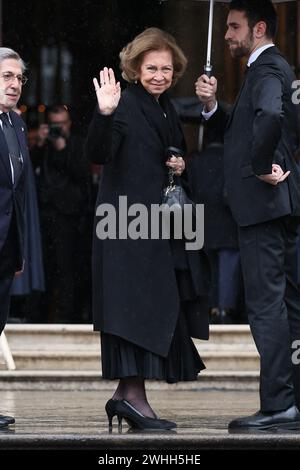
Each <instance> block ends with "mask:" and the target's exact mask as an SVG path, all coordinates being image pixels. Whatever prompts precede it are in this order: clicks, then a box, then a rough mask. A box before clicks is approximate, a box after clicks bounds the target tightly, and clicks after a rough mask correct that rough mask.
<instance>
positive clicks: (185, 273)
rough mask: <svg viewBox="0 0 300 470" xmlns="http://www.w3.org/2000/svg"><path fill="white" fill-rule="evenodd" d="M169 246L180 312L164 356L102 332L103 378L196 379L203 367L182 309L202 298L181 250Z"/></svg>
mask: <svg viewBox="0 0 300 470" xmlns="http://www.w3.org/2000/svg"><path fill="white" fill-rule="evenodd" d="M172 248H173V258H174V268H175V273H176V279H177V286H178V292H179V297H180V312H179V315H178V321H177V324H176V328H175V331H174V336H173V339H172V341H171V345H170V349H169V353H168V355H167V357H162V356H159V355H158V354H155V353H153V352H151V351H148V350H146V349H144V348H142V347H140V346H137V345H135V344H133V343H131V342H129V341H127V340H125V339H123V338H120V337H118V336H114V335H111V334H107V333H101V361H102V377H103V378H104V379H111V380H115V379H122V378H127V377H141V378H143V379H148V380H151V379H155V380H164V381H166V382H168V383H176V382H179V381H190V380H196V379H197V376H198V373H199V372H200V371H201V370H202V369H205V365H204V363H203V362H202V359H201V358H200V356H199V354H198V351H197V348H196V347H195V345H194V343H193V340H192V339H191V337H190V335H189V332H188V327H187V322H186V317H185V312H186V311H188V310H189V308H191V307H192V303H194V302H201V299H199V298H197V296H196V293H195V289H194V288H193V283H192V278H191V275H190V272H189V270H188V268H187V264H186V262H185V257H184V254H183V253H182V251H181V250H178V249H177V247H175V249H174V246H172Z"/></svg>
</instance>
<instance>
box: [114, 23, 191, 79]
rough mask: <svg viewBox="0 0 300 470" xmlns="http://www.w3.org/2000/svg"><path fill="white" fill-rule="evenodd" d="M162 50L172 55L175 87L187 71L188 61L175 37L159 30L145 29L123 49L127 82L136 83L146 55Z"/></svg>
mask: <svg viewBox="0 0 300 470" xmlns="http://www.w3.org/2000/svg"><path fill="white" fill-rule="evenodd" d="M161 50H169V51H170V52H171V54H172V59H173V68H174V74H173V85H175V83H176V82H177V80H178V79H179V78H180V77H181V76H182V75H183V73H184V71H185V69H186V66H187V59H186V57H185V55H184V53H183V52H182V50H181V49H180V47H179V46H178V45H177V44H176V41H175V39H174V37H173V36H171V34H169V33H166V32H165V31H162V30H161V29H159V28H148V29H145V31H143V32H142V33H141V34H139V35H138V36H136V37H135V38H134V39H133V41H131V42H130V43H129V44H127V46H125V47H124V48H123V49H122V51H121V52H120V59H121V62H120V67H121V70H122V77H123V78H124V79H125V80H127V82H134V81H136V80H137V79H138V76H139V72H140V66H141V63H142V61H143V58H144V55H145V54H146V53H147V52H151V51H161Z"/></svg>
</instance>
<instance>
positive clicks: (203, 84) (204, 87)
mask: <svg viewBox="0 0 300 470" xmlns="http://www.w3.org/2000/svg"><path fill="white" fill-rule="evenodd" d="M195 87H196V95H197V96H198V98H199V100H200V101H201V103H203V104H204V106H205V109H204V111H206V112H210V111H212V110H213V109H214V107H215V106H216V103H217V100H216V93H217V89H218V81H217V79H216V78H215V77H211V78H209V77H208V76H207V75H201V77H199V78H198V80H197V81H196V83H195Z"/></svg>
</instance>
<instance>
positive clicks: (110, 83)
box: [93, 67, 121, 115]
mask: <svg viewBox="0 0 300 470" xmlns="http://www.w3.org/2000/svg"><path fill="white" fill-rule="evenodd" d="M99 78H100V84H99V83H98V80H97V78H93V83H94V86H95V91H96V95H97V100H98V105H99V110H100V113H101V114H106V115H108V114H112V113H113V112H114V111H115V109H116V107H117V106H118V104H119V100H120V97H121V87H120V82H118V83H116V79H115V74H114V72H113V69H108V68H107V67H104V69H103V70H100V74H99Z"/></svg>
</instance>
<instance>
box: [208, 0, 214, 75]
mask: <svg viewBox="0 0 300 470" xmlns="http://www.w3.org/2000/svg"><path fill="white" fill-rule="evenodd" d="M213 21H214V0H210V5H209V20H208V39H207V56H206V68H207V69H208V70H209V69H210V67H211V45H212V32H213Z"/></svg>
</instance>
